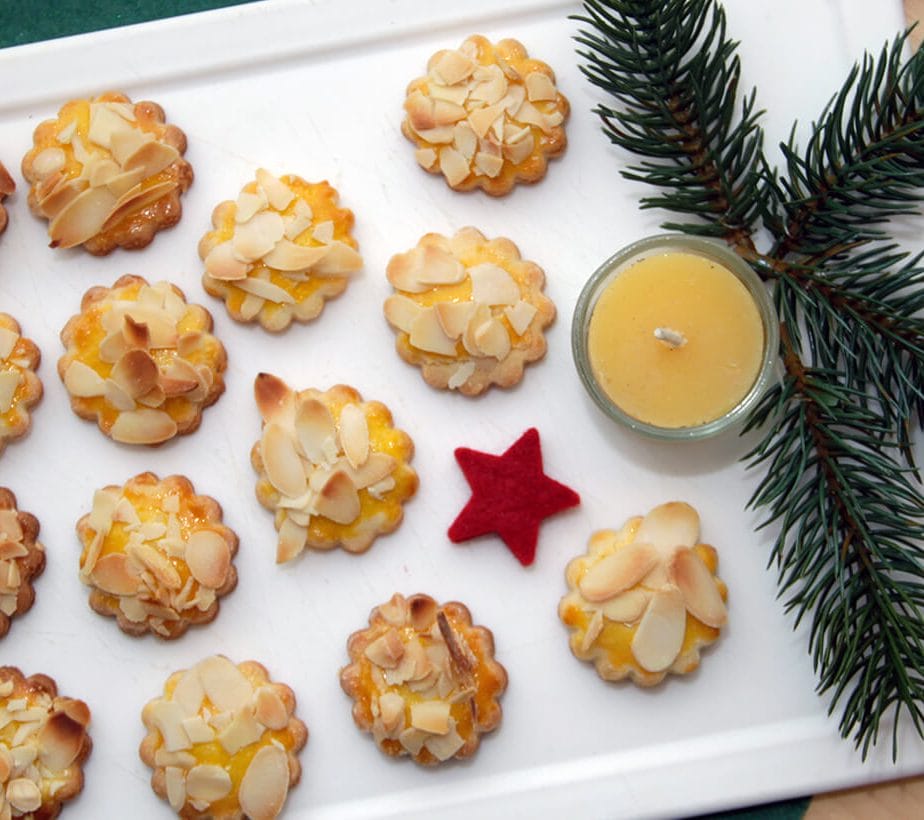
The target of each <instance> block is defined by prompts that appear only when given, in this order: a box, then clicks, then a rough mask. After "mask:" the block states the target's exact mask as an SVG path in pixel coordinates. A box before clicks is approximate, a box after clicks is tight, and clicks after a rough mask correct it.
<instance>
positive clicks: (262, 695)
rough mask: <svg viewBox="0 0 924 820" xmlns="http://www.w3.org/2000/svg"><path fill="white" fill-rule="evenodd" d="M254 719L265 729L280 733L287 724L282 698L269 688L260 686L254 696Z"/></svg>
mask: <svg viewBox="0 0 924 820" xmlns="http://www.w3.org/2000/svg"><path fill="white" fill-rule="evenodd" d="M254 717H255V718H256V719H257V720H258V721H259V722H260V723H262V724H263V725H264V726H265V727H266V728H267V729H272V730H274V731H281V730H282V729H285V728H286V726H288V724H289V712H288V710H287V709H286V705H285V703H283V701H282V698H280V697H279V695H277V694H276V692H275V691H274V689H273V688H272V687H270V686H261V687H260V688H259V689H257V691H256V694H255V695H254Z"/></svg>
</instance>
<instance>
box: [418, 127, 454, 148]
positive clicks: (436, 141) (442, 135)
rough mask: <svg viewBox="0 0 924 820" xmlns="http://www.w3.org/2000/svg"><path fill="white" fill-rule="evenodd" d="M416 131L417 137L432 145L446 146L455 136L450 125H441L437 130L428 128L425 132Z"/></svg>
mask: <svg viewBox="0 0 924 820" xmlns="http://www.w3.org/2000/svg"><path fill="white" fill-rule="evenodd" d="M416 130H417V136H418V137H420V138H421V139H422V140H424V141H425V142H429V143H432V144H433V145H448V144H449V143H451V142H452V138H453V136H454V135H455V131H456V130H455V127H454V126H452V125H441V126H439V127H437V128H428V129H426V130H420V129H416Z"/></svg>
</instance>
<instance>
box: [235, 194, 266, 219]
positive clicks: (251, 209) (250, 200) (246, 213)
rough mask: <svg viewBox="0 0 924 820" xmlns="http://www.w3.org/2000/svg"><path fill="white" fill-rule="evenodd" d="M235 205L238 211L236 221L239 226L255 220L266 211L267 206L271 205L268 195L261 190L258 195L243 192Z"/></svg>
mask: <svg viewBox="0 0 924 820" xmlns="http://www.w3.org/2000/svg"><path fill="white" fill-rule="evenodd" d="M235 205H236V206H237V210H236V211H235V212H234V221H235V222H236V223H237V224H238V225H242V224H243V223H245V222H249V221H250V220H251V219H253V217H254V215H255V214H258V213H259V212H260V211H262V210H264V209H265V208H266V206H267V205H269V201H268V200H267V198H266V193H265V192H263V191H261V190H258V191H257V192H256V193H250V192H249V191H241V193H240V194H238V197H237V202H236V203H235Z"/></svg>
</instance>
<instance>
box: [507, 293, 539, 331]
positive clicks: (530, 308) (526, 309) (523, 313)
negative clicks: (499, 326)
mask: <svg viewBox="0 0 924 820" xmlns="http://www.w3.org/2000/svg"><path fill="white" fill-rule="evenodd" d="M536 313H537V309H536V306H535V305H532V304H530V303H529V302H526V301H524V300H523V299H519V300H518V301H517V303H516V304H515V305H513V306H512V307H506V308H504V316H506V317H507V321H508V322H510V327H512V328H513V331H514V333H516V334H517V335H518V336H522V335H523V334H524V333H525V332H526V330H527V329H528V328H529V325H530V323H531V322H532V321H533V317H534V316H535V315H536Z"/></svg>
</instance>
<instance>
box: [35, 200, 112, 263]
mask: <svg viewBox="0 0 924 820" xmlns="http://www.w3.org/2000/svg"><path fill="white" fill-rule="evenodd" d="M117 201H118V200H117V198H116V196H115V195H114V194H112V193H111V192H110V191H108V190H107V189H105V188H87V190H85V191H83V192H82V193H79V194H78V195H77V196H76V197H74V198H73V199H72V200H71V201H70V202H68V204H67V205H66V206H65V207H64V208H62V209H61V211H59V212H58V215H57V216H55V218H54V219H53V220H52V221H51V223H50V224H49V225H48V235H49V236H50V237H51V244H52V245H53V246H54V247H56V248H73V247H75V246H76V245H80V244H82V243H83V242H86V241H87V240H88V239H91V238H92V237H94V236H96V234H97V233H99V232H100V230H101V229H102V227H103V225H105V224H106V221H107V220H108V219H109V216H110V214H111V213H112V212H113V209H114V208H115V207H116V202H117Z"/></svg>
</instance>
